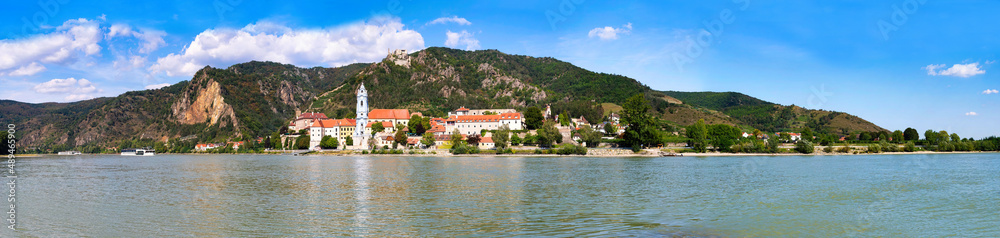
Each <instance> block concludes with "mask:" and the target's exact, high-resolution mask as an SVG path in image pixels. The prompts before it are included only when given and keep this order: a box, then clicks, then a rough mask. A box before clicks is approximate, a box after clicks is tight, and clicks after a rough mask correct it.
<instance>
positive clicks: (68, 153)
mask: <svg viewBox="0 0 1000 238" xmlns="http://www.w3.org/2000/svg"><path fill="white" fill-rule="evenodd" d="M58 154H59V155H82V154H83V153H80V152H79V151H75V150H70V151H63V152H59V153H58Z"/></svg>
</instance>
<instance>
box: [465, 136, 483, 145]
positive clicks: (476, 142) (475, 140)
mask: <svg viewBox="0 0 1000 238" xmlns="http://www.w3.org/2000/svg"><path fill="white" fill-rule="evenodd" d="M482 140H483V137H482V136H480V135H479V134H472V135H468V136H466V137H465V142H466V143H469V145H471V146H479V142H480V141H482Z"/></svg>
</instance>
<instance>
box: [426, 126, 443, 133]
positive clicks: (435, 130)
mask: <svg viewBox="0 0 1000 238" xmlns="http://www.w3.org/2000/svg"><path fill="white" fill-rule="evenodd" d="M445 130H446V129H445V128H444V126H442V125H434V126H432V127H431V129H430V130H427V131H426V132H430V133H435V132H444V131H445Z"/></svg>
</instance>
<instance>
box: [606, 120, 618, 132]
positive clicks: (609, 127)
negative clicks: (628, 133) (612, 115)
mask: <svg viewBox="0 0 1000 238" xmlns="http://www.w3.org/2000/svg"><path fill="white" fill-rule="evenodd" d="M604 134H607V135H618V127H617V126H615V124H614V123H611V122H606V123H604Z"/></svg>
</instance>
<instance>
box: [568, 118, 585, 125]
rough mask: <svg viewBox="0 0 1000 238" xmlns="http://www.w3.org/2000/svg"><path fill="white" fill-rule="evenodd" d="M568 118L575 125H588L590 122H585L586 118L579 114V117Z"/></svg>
mask: <svg viewBox="0 0 1000 238" xmlns="http://www.w3.org/2000/svg"><path fill="white" fill-rule="evenodd" d="M569 120H570V122H572V123H573V124H575V125H577V126H582V125H590V123H589V122H587V118H584V117H583V116H580V118H570V119H569Z"/></svg>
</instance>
